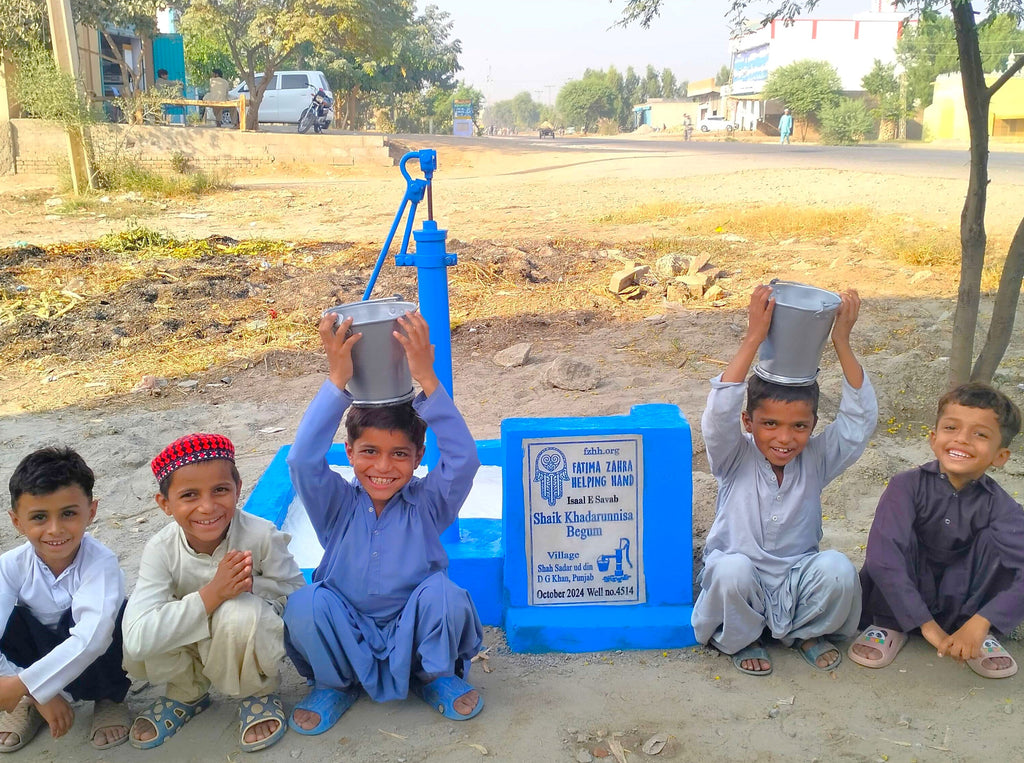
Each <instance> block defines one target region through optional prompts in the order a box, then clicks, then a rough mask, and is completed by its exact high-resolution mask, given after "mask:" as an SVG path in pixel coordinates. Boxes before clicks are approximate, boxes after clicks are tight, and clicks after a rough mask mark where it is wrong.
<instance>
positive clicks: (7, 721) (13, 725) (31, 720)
mask: <svg viewBox="0 0 1024 763" xmlns="http://www.w3.org/2000/svg"><path fill="white" fill-rule="evenodd" d="M43 723H45V721H44V720H43V716H41V715H40V714H39V711H38V710H36V706H35V705H34V704H32V702H31V700H29V699H28V697H23V698H22V699H21V701H20V702H18V704H17V705H15V707H14V709H13V710H11V712H9V713H0V732H7V733H9V734H17V735H18V743H17V744H12V745H10V746H8V745H0V752H14V751H15V750H20V749H21V748H22V747H24V746H25V745H27V744H28V743H29V742H31V741H32V740H33V739H34V738H35V735H36V734H38V733H39V729H40V727H42V725H43Z"/></svg>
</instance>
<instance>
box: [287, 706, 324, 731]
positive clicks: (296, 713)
mask: <svg viewBox="0 0 1024 763" xmlns="http://www.w3.org/2000/svg"><path fill="white" fill-rule="evenodd" d="M292 718H294V719H295V723H296V724H297V725H298V726H299V727H300V728H304V729H305V730H306V731H311V730H312V729H315V728H316V727H317V726H318V725H319V724H320V713H314V712H313V711H312V710H303V709H302V708H300V707H297V708H295V709H294V710H292Z"/></svg>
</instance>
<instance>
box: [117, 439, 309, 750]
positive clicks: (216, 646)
mask: <svg viewBox="0 0 1024 763" xmlns="http://www.w3.org/2000/svg"><path fill="white" fill-rule="evenodd" d="M151 466H152V469H153V474H154V475H155V476H156V479H157V482H158V483H159V485H160V492H159V493H157V495H156V502H157V504H158V505H159V506H160V508H161V509H163V511H164V513H165V514H167V515H168V516H170V517H173V518H174V522H172V523H170V524H168V525H167V526H166V527H164V528H163V529H162V530H161V531H160V532H158V533H157V534H156V535H154V536H153V537H152V538H151V539H150V540H149V542H148V543H147V544H146V548H145V550H144V551H143V552H142V562H141V564H140V566H139V578H138V582H137V583H136V584H135V591H134V592H133V593H132V595H131V597H130V598H129V599H128V606H127V608H126V610H125V615H124V662H125V668H126V669H127V670H128V673H129V674H130V675H131V676H133V677H134V678H136V679H139V680H148V681H150V682H152V683H154V684H159V683H165V684H166V685H167V688H166V689H165V693H164V696H162V697H160V699H158V700H157V701H156V702H154V703H153V704H152V705H150V706H149V707H148V708H147V709H146V710H145V711H143V713H142V714H141V715H139V717H138V718H137V719H136V720H135V723H134V725H133V726H132V729H131V733H130V735H129V738H130V741H131V744H132V745H133V746H134V747H137V748H139V749H142V750H145V749H149V748H152V747H157V746H159V745H161V744H163V743H164V742H165V741H166V740H167V739H168V738H170V737H171V736H173V735H174V734H175V733H176V732H177V731H178V730H179V729H180V728H181V727H182V726H184V725H185V723H187V722H188V721H189V720H191V719H192V718H193V717H194V716H195V715H196V714H197V713H199V712H201V711H202V710H204V709H206V708H207V707H209V705H210V695H209V689H210V687H211V686H213V687H214V688H215V689H217V690H218V691H220V692H222V693H223V694H227V695H229V696H232V697H240V698H243V699H242V700H241V703H240V705H239V708H238V710H239V718H240V737H241V738H240V744H241V748H242V750H243V751H244V752H255V751H256V750H262V749H264V748H266V747H269V746H270V745H272V744H274V743H275V742H277V741H278V740H279V739H280V738H281V737H282V736H283V735H284V732H285V715H284V709H283V708H282V706H281V700H280V699H279V698H278V697H277V695H276V694H275V692H276V690H277V687H278V684H279V683H280V676H279V673H278V669H279V664H280V662H281V658H282V657H284V623H283V622H282V620H281V613H282V611H283V610H284V604H285V600H286V599H287V598H288V594H290V593H291V592H292V591H295V590H297V589H298V588H300V587H301V586H302V585H303V584H304V580H303V578H302V573H301V572H300V571H299V568H298V565H297V564H296V563H295V560H294V559H293V558H292V555H291V554H290V553H289V552H288V542H289V540H290V537H289V536H288V535H287V534H285V533H282V532H280V531H279V530H277V528H276V527H274V525H273V523H271V522H268V521H267V520H265V519H261V518H259V517H255V516H253V515H251V514H247V513H246V512H244V511H237V510H236V504H237V502H238V495H239V492H240V491H241V488H242V480H241V478H240V477H239V475H238V470H237V469H236V468H235V449H234V446H233V445H232V444H231V441H230V440H229V439H228V438H227V437H224V436H223V435H217V434H192V435H188V436H187V437H182V438H181V439H179V440H175V441H174V442H172V443H171V444H170V445H168V446H167V447H166V448H164V450H163V451H162V452H161V453H160V455H158V456H157V457H156V458H154V459H153V463H152V465H151Z"/></svg>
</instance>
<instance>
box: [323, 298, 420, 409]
mask: <svg viewBox="0 0 1024 763" xmlns="http://www.w3.org/2000/svg"><path fill="white" fill-rule="evenodd" d="M415 309H416V305H415V304H413V303H412V302H403V301H402V298H401V297H400V296H394V297H386V298H384V299H368V300H365V301H363V302H350V303H348V304H346V305H338V306H337V307H332V308H330V309H329V310H325V311H324V314H325V315H326V314H327V313H334V314H335V316H336V317H335V325H336V326H340V325H341V323H342V321H344V320H345V319H346V318H352V319H353V320H352V327H351V329H350V330H349V335H351V334H362V335H363V336H362V338H361V339H360V340H359V341H358V342H356V343H355V344H354V345H353V346H352V378H351V379H350V380H349V382H348V391H349V392H350V393H351V394H352V400H353V402H354V403H355V404H356V405H394V404H395V403H404V402H406V401H407V400H412V398H413V396H414V394H415V393H414V391H413V388H412V375H411V374H410V373H409V360H408V358H406V357H405V348H404V347H402V345H401V344H400V343H399V341H398V340H397V339H395V337H394V336H393V334H392V333H391V332H393V331H398V330H399V326H398V319H399V318H400V317H401V316H403V315H405V314H406V313H407V312H411V311H413V310H415Z"/></svg>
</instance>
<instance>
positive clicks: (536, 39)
mask: <svg viewBox="0 0 1024 763" xmlns="http://www.w3.org/2000/svg"><path fill="white" fill-rule="evenodd" d="M728 2H729V0H664V2H663V5H662V11H661V15H660V16H659V17H658V18H657V19H655V21H654V23H653V24H652V25H651V28H650V29H643V28H642V27H640V26H639V25H634V26H631V27H630V28H628V29H622V28H620V27H614V28H611V27H612V25H613V24H614V23H615V22H616V21H618V19H619V17H620V16H621V13H622V9H623V8H624V7H625V5H626V0H612V2H608V0H504V2H501V1H500V0H419V6H420V7H421V8H422V7H423V6H425V5H427V4H430V5H436V6H437V7H438V8H440V9H441V10H443V11H447V12H448V13H449V14H450V16H451V20H452V21H453V22H454V29H453V32H452V36H453V37H457V38H458V39H460V40H461V41H462V55H461V56H460V59H459V60H460V63H461V64H462V67H463V70H462V71H461V72H459V73H458V75H457V76H458V78H459V79H460V80H465V81H466V83H467V84H469V85H472V86H473V87H475V88H477V89H478V90H481V91H482V92H483V94H484V97H485V99H486V101H487V102H488V103H494V102H495V101H501V100H505V99H507V98H511V97H513V96H514V95H516V94H517V93H520V92H522V91H524V90H525V91H527V92H529V93H530V94H531V95H532V96H533V99H534V100H535V101H538V102H540V103H548V104H553V103H554V99H555V97H556V96H557V95H558V90H559V88H561V86H562V85H564V84H565V83H566V82H568V81H569V80H572V79H578V78H579V77H581V76H582V75H583V72H584V70H585V69H587V68H591V69H607V68H608V67H609V66H610V65H614V66H615V67H616V68H617V69H618V70H619V71H620V72H625V70H626V67H627V66H630V65H632V66H633V68H634V69H635V70H636V71H637V73H638V74H643V72H645V71H646V70H647V65H648V64H651V65H653V66H654V67H655V68H656V69H658V70H659V71H660V70H661V69H664V68H666V67H668V68H669V69H671V70H672V73H673V74H675V75H676V79H677V80H679V81H680V82H681V81H683V80H688V81H694V80H699V79H704V78H706V77H713V76H715V75H716V74H717V73H718V71H719V69H721V68H722V66H723V65H727V64H728V63H729V30H728V26H727V24H726V19H725V13H726V11H727V10H728ZM870 6H871V0H821V4H820V8H821V9H822V10H820V11H818V12H816V13H814V14H811V15H814V16H819V17H831V18H836V17H843V16H847V15H850V14H853V13H861V12H864V11H867V10H868V9H869V8H870ZM826 11H827V12H826Z"/></svg>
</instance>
